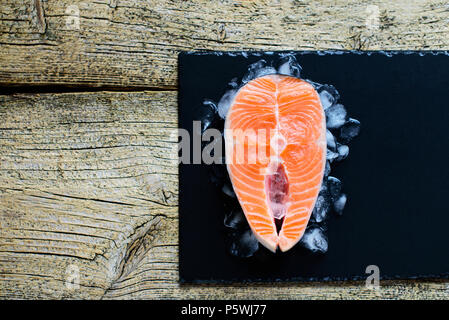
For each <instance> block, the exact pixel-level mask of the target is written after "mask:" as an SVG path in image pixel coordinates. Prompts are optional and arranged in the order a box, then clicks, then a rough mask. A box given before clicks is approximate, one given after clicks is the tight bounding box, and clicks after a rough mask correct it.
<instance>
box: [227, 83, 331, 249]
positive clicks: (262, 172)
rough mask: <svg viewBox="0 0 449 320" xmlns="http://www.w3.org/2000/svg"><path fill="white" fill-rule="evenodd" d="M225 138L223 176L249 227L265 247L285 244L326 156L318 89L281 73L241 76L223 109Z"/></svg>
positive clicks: (305, 213)
mask: <svg viewBox="0 0 449 320" xmlns="http://www.w3.org/2000/svg"><path fill="white" fill-rule="evenodd" d="M225 145H226V163H227V169H228V172H229V176H230V178H231V182H232V185H233V187H234V191H235V193H236V195H237V198H238V200H239V202H240V205H241V207H242V209H243V212H244V213H245V216H246V219H247V220H248V223H249V225H250V227H251V229H252V231H253V233H254V234H255V236H256V237H257V239H258V240H259V242H260V243H262V244H263V245H264V246H265V247H267V248H268V249H270V250H271V251H273V252H275V251H276V249H277V247H278V246H279V248H280V250H281V251H287V250H289V249H290V248H292V247H293V246H294V245H295V244H296V243H297V242H298V241H299V240H300V239H301V237H302V236H303V234H304V231H305V229H306V226H307V223H308V222H309V218H310V215H311V213H312V210H313V208H314V206H315V201H316V199H317V197H318V193H319V190H320V187H321V183H322V179H323V173H324V167H325V163H326V121H325V115H324V111H323V108H322V106H321V102H320V98H319V96H318V93H317V92H316V91H315V89H314V88H313V86H312V85H311V84H309V83H308V82H306V81H303V80H301V79H298V78H294V77H289V76H282V75H268V76H263V77H260V78H256V79H254V80H252V81H250V82H248V83H247V84H246V85H245V86H243V87H242V88H241V89H240V90H239V91H238V92H237V94H236V96H235V98H234V101H233V102H232V104H231V106H230V108H229V110H228V113H227V116H226V122H225ZM281 223H282V225H281V227H280V230H279V225H280V224H281ZM276 224H278V228H277V227H276Z"/></svg>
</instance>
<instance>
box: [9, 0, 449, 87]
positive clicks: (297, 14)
mask: <svg viewBox="0 0 449 320" xmlns="http://www.w3.org/2000/svg"><path fill="white" fill-rule="evenodd" d="M374 4H375V5H376V6H377V7H374V9H373V7H372V5H373V2H372V1H368V0H365V1H357V2H355V1H344V0H334V1H326V0H319V1H316V0H278V1H275V0H272V1H267V0H247V1H241V0H221V1H208V0H193V1H168V0H150V1H139V0H97V1H83V0H81V1H80V0H60V1H54V0H49V1H45V2H44V1H31V0H30V1H21V0H2V5H1V7H0V44H1V46H2V47H1V48H2V49H1V50H0V84H1V85H8V86H10V85H30V84H32V85H61V86H87V87H105V88H110V87H116V88H146V89H151V88H165V89H174V88H176V79H177V78H176V65H177V64H176V56H177V52H178V51H180V50H199V49H204V50H226V51H227V50H290V49H291V50H320V49H361V50H369V49H370V50H377V49H394V50H404V49H407V50H412V49H419V50H423V49H432V50H437V49H445V50H447V49H449V37H448V32H449V24H448V21H449V6H448V4H447V1H445V0H428V1H421V0H397V1H388V0H379V1H376V2H375V3H374ZM370 6H371V7H370ZM367 24H368V26H369V25H373V24H374V26H375V27H374V28H369V27H367Z"/></svg>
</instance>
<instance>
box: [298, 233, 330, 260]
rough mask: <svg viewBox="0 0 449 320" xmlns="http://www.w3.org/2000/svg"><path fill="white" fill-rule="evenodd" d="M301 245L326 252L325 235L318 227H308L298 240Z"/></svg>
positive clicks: (314, 250)
mask: <svg viewBox="0 0 449 320" xmlns="http://www.w3.org/2000/svg"><path fill="white" fill-rule="evenodd" d="M300 243H301V245H302V246H304V247H305V248H307V249H309V250H311V251H313V252H322V253H325V252H327V247H328V245H327V237H326V235H325V234H324V232H323V230H322V229H321V228H320V227H315V226H313V227H310V228H308V229H307V230H306V232H305V233H304V235H303V237H302V238H301V241H300Z"/></svg>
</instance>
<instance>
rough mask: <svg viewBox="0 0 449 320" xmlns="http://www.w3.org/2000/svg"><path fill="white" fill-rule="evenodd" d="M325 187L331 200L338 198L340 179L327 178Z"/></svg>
mask: <svg viewBox="0 0 449 320" xmlns="http://www.w3.org/2000/svg"><path fill="white" fill-rule="evenodd" d="M327 188H328V190H329V194H330V197H331V199H332V201H335V200H336V199H338V198H339V197H340V195H341V181H340V180H338V179H337V178H335V177H328V178H327Z"/></svg>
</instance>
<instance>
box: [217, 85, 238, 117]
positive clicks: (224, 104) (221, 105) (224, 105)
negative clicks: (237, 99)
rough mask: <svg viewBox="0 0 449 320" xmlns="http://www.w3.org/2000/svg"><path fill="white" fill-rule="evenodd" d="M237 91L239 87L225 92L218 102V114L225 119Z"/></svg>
mask: <svg viewBox="0 0 449 320" xmlns="http://www.w3.org/2000/svg"><path fill="white" fill-rule="evenodd" d="M236 93H237V89H231V90H228V91H226V92H225V94H224V95H223V96H222V97H221V99H220V101H219V102H218V105H217V108H218V115H219V116H220V117H221V118H222V119H225V118H226V115H227V114H228V110H229V108H230V107H231V104H232V101H234V96H235V94H236Z"/></svg>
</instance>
